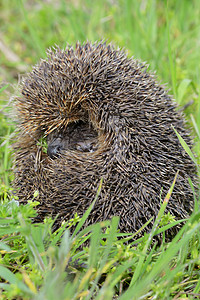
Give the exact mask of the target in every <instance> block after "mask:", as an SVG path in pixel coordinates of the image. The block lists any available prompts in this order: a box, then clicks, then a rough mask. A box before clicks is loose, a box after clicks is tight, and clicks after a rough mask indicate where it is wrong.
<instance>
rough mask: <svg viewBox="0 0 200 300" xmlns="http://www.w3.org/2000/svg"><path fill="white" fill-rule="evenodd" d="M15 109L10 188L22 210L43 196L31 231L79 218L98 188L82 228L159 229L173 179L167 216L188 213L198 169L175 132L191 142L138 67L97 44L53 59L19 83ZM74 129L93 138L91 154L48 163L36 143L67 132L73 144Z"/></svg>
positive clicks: (50, 54)
mask: <svg viewBox="0 0 200 300" xmlns="http://www.w3.org/2000/svg"><path fill="white" fill-rule="evenodd" d="M16 107H17V118H18V133H17V136H16V140H17V142H16V143H15V145H14V156H15V163H14V171H15V180H14V188H15V191H16V194H17V196H18V197H19V201H20V202H21V203H27V201H28V200H30V199H33V195H34V192H35V191H36V190H37V191H38V192H39V201H40V204H39V206H38V216H37V218H36V220H37V221H41V220H42V219H43V218H44V217H45V216H47V215H51V216H52V217H55V216H57V215H59V217H58V219H57V221H56V222H57V224H60V223H61V222H62V221H63V220H69V219H71V218H72V217H73V216H74V214H75V213H78V215H79V216H82V215H83V213H84V212H85V211H86V209H87V208H88V207H89V205H90V204H91V202H92V201H93V200H94V198H95V195H96V193H97V189H98V185H99V183H100V179H101V178H103V184H102V189H101V193H100V196H99V198H98V200H97V202H96V203H95V206H94V208H93V210H92V211H91V213H90V215H89V217H88V220H87V222H86V224H85V225H88V224H91V223H95V222H98V221H102V220H106V219H110V218H111V217H112V216H120V223H119V229H120V231H122V232H135V231H136V230H138V229H139V228H140V227H141V226H142V225H144V223H145V222H146V221H148V220H149V219H150V218H151V217H152V216H153V217H154V219H155V217H156V215H157V213H158V211H159V209H160V203H161V199H164V197H165V195H166V193H167V191H168V189H169V188H170V186H171V184H172V182H173V180H174V177H175V174H176V172H177V171H179V174H178V177H177V181H176V184H175V187H174V190H173V193H172V195H171V198H170V201H169V203H168V206H167V212H170V213H171V214H172V215H174V216H175V219H177V220H178V219H182V218H186V217H187V216H188V215H189V214H190V213H191V212H192V209H193V193H192V191H191V188H190V185H189V183H188V178H189V177H190V178H191V179H192V181H193V182H194V184H195V182H196V175H195V174H196V169H195V166H194V164H193V163H192V161H191V160H190V158H189V157H188V155H187V153H186V152H185V151H184V149H183V148H182V146H181V144H180V143H179V140H178V138H177V136H176V134H175V132H174V130H173V126H174V128H175V129H176V130H177V131H178V132H179V134H180V135H181V136H182V138H183V139H184V140H185V141H186V143H187V144H188V145H189V146H190V147H191V146H192V141H191V138H190V132H189V131H188V129H186V127H185V121H184V117H183V116H182V114H181V113H180V112H179V111H178V110H177V109H176V105H175V103H174V102H173V100H172V99H171V97H170V96H169V95H168V94H167V91H166V90H165V88H164V87H163V86H162V85H161V84H159V83H158V82H157V80H156V78H155V76H154V74H152V73H149V72H148V71H147V66H146V65H145V64H144V63H141V62H139V61H137V60H135V59H133V58H128V57H127V55H126V54H125V53H124V52H123V51H121V50H120V49H115V48H114V47H113V46H112V45H111V44H106V43H103V42H100V43H95V44H91V43H89V42H87V43H85V44H83V45H81V44H80V43H77V44H76V46H75V47H74V48H73V47H71V46H67V48H66V49H65V50H61V49H60V48H59V47H56V48H53V49H49V50H48V51H47V59H45V60H41V61H40V62H39V64H38V65H36V66H35V67H33V69H32V71H31V72H30V73H29V74H27V75H26V76H25V77H24V79H23V81H22V84H21V96H19V97H18V98H17V99H16ZM172 125H173V126H172ZM70 126H71V127H73V128H76V126H79V128H80V131H81V128H82V127H84V139H85V138H86V137H85V135H86V136H87V128H90V129H88V131H91V132H93V138H94V140H95V147H94V149H93V151H89V150H88V149H87V146H86V150H85V151H83V150H82V149H81V148H78V147H70V146H69V147H68V148H66V149H65V150H64V151H63V152H62V155H60V156H59V157H57V158H56V159H52V158H51V157H50V156H49V155H48V154H47V153H46V152H45V151H44V150H43V147H42V146H41V144H40V143H39V140H40V139H41V138H42V137H44V136H45V137H47V139H48V137H50V136H52V135H55V136H57V135H58V134H61V133H65V135H66V136H67V135H68V132H70V130H71V136H72V137H73V135H74V134H73V130H74V129H73V130H72V129H70V128H71V127H70ZM67 130H68V131H67ZM77 132H79V129H77ZM88 134H89V133H88ZM78 138H79V139H82V137H81V135H80V137H78ZM80 142H81V141H80ZM152 222H153V221H152ZM151 225H152V223H151V224H150V225H149V227H151Z"/></svg>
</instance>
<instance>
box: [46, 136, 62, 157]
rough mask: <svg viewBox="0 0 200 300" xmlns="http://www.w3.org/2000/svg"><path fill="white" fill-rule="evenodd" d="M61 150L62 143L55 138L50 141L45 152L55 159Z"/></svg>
mask: <svg viewBox="0 0 200 300" xmlns="http://www.w3.org/2000/svg"><path fill="white" fill-rule="evenodd" d="M62 150H63V147H62V144H61V142H60V138H57V139H55V140H54V141H53V142H52V143H50V144H49V145H48V148H47V154H48V155H49V156H50V157H51V158H53V159H55V158H57V157H59V156H60V155H61V154H62Z"/></svg>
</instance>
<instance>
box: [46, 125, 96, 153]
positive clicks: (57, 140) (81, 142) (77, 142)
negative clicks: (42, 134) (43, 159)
mask: <svg viewBox="0 0 200 300" xmlns="http://www.w3.org/2000/svg"><path fill="white" fill-rule="evenodd" d="M97 137H98V134H97V132H96V131H95V130H94V129H93V128H92V125H91V124H89V123H84V122H83V121H77V122H73V123H69V124H68V126H67V128H66V130H65V131H64V132H60V133H59V132H58V131H54V132H52V133H50V134H49V135H48V136H47V145H48V149H47V154H48V155H49V156H50V157H51V158H56V157H58V156H61V155H62V154H63V152H64V151H66V150H73V151H81V152H90V153H91V152H94V151H95V150H96V149H97V143H98V140H97Z"/></svg>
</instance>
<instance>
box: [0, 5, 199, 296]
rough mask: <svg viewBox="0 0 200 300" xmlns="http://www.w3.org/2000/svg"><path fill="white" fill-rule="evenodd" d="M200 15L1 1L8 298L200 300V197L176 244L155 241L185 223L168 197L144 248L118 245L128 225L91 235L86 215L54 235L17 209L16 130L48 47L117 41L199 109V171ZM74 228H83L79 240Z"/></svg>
mask: <svg viewBox="0 0 200 300" xmlns="http://www.w3.org/2000/svg"><path fill="white" fill-rule="evenodd" d="M199 15H200V2H199V0H192V1H187V0H177V1H173V0H169V1H164V0H163V1H156V0H141V1H138V0H126V1H125V0H118V1H117V0H113V1H109V0H107V1H95V0H93V1H92V0H88V1H80V0H76V1H72V0H71V1H65V0H55V1H20V0H2V1H1V2H0V26H1V36H0V41H1V44H0V69H1V72H0V88H1V89H0V138H1V140H0V145H1V147H0V198H1V201H2V202H1V206H0V278H1V280H0V288H1V290H0V298H2V299H55V298H56V299H92V297H93V299H99V300H100V299H105V300H107V299H108V300H109V299H112V298H113V295H119V299H120V300H122V299H127V300H129V299H199V298H200V279H199V278H200V267H199V266H200V254H199V253H200V236H199V227H200V223H199V220H200V212H199V199H196V205H195V211H194V214H193V215H192V216H191V218H190V219H189V220H188V221H187V222H186V224H185V225H184V226H183V228H182V229H181V230H180V232H179V233H178V235H177V236H176V237H175V238H174V239H173V240H172V242H171V243H166V242H165V239H164V238H163V242H162V243H161V244H160V245H156V244H154V243H152V238H153V235H155V234H156V233H158V232H162V231H164V229H166V228H167V227H169V226H173V225H174V224H175V221H174V220H173V219H172V218H171V217H170V216H169V215H164V208H165V205H166V204H167V199H168V198H166V199H165V201H164V204H163V206H162V207H161V211H160V214H159V216H158V219H157V220H156V222H155V225H154V227H153V229H152V232H151V233H149V234H144V236H143V237H142V238H141V239H140V240H138V241H135V242H131V241H130V237H129V236H122V238H121V239H120V240H118V239H117V237H118V236H120V233H119V232H118V231H117V224H118V218H113V219H112V220H111V221H106V222H103V223H100V224H95V225H93V226H90V227H88V228H86V229H84V230H82V229H81V224H82V223H83V222H84V218H83V219H82V220H81V221H80V222H79V219H78V217H77V218H76V219H75V220H71V221H69V223H68V224H63V226H62V227H61V228H59V229H58V230H57V231H56V232H54V233H52V231H51V227H52V223H53V221H52V220H51V219H46V220H45V222H44V223H40V224H31V218H32V217H33V216H34V215H35V210H34V206H35V205H36V203H35V202H30V203H29V204H27V205H26V206H22V207H21V206H17V204H16V202H15V201H14V199H13V196H12V193H11V187H10V182H11V180H12V178H13V173H12V169H11V167H12V158H11V153H10V144H11V141H12V132H13V130H14V128H15V123H14V120H13V117H12V114H11V111H12V109H9V107H7V104H8V103H9V99H10V98H11V96H13V95H14V94H17V93H18V91H17V89H16V85H17V83H18V80H19V78H20V77H21V76H22V75H23V73H25V72H26V71H28V70H30V69H31V65H33V64H35V63H37V61H38V60H39V59H40V58H44V57H45V55H46V54H45V49H46V48H48V47H50V46H52V45H54V44H58V45H59V46H61V47H65V45H66V44H67V43H69V44H73V45H74V44H75V43H76V41H77V40H79V41H81V42H83V41H86V40H91V41H93V42H94V41H96V40H100V39H104V40H108V41H109V42H110V41H112V42H113V43H114V44H115V45H116V46H120V47H121V48H125V49H126V50H127V52H128V55H129V56H132V55H133V56H134V57H135V58H139V59H141V60H142V61H146V62H147V63H148V64H149V65H150V69H151V70H153V71H156V72H157V75H158V79H159V80H160V81H161V82H162V83H167V87H168V88H169V89H170V92H169V93H171V94H173V95H174V98H175V99H176V101H177V102H178V104H179V105H181V106H184V105H185V104H187V103H189V102H190V101H193V104H192V105H190V106H189V107H188V108H186V109H185V111H184V112H185V114H186V117H187V120H188V123H189V125H190V126H191V127H192V128H193V135H194V136H195V141H196V144H195V147H194V152H195V153H194V155H193V154H192V153H191V150H190V149H188V147H187V145H185V143H184V141H182V139H181V137H180V136H178V137H179V140H180V142H181V143H182V145H183V147H184V148H185V151H186V152H187V153H188V154H189V155H190V156H191V159H193V160H194V161H195V163H196V164H197V165H198V164H199V162H200V95H199V90H200V69H199V61H200V51H199V40H200V19H199ZM2 45H3V46H2ZM4 87H5V88H4ZM10 106H11V105H10ZM177 134H178V133H177ZM36 196H37V195H35V197H36ZM168 196H169V195H168ZM168 196H167V197H168ZM88 213H89V211H88V212H87V213H86V215H85V217H87V214H88ZM169 221H170V222H171V223H170V225H168V222H169ZM67 225H68V226H71V225H74V226H76V229H75V231H74V234H73V235H72V236H69V232H68V230H66V227H67ZM102 229H104V230H102ZM163 237H164V233H163ZM88 240H90V243H88V242H87V241H88ZM128 240H129V244H127V241H128Z"/></svg>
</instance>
